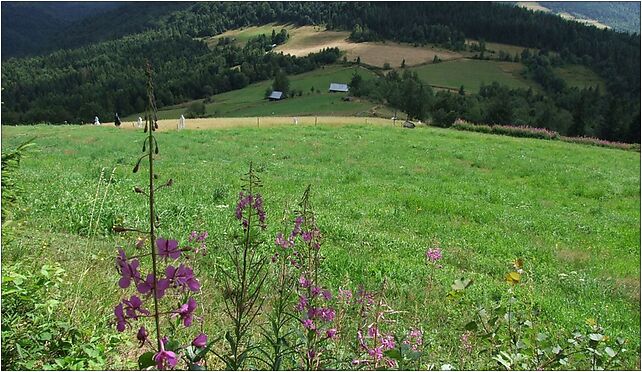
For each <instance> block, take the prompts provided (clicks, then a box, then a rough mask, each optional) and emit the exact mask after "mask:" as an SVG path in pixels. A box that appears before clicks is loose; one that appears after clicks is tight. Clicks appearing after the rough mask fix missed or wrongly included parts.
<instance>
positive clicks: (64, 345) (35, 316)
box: [2, 265, 117, 370]
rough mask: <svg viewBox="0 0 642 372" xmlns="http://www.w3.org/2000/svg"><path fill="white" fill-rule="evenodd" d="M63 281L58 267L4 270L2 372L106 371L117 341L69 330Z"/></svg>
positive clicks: (71, 326) (104, 336) (98, 335)
mask: <svg viewBox="0 0 642 372" xmlns="http://www.w3.org/2000/svg"><path fill="white" fill-rule="evenodd" d="M63 277H64V270H63V269H62V268H60V266H58V265H44V266H42V267H41V268H40V269H39V270H34V269H33V268H31V269H27V268H25V267H22V266H19V265H16V266H11V267H7V268H4V269H3V276H2V369H3V370H21V369H24V370H33V369H36V370H37V369H62V370H65V369H67V370H78V369H79V370H82V369H102V368H107V365H106V364H105V353H106V351H107V350H108V349H113V348H114V347H115V343H116V342H114V341H117V337H112V336H106V335H105V332H97V333H95V334H91V333H89V334H86V333H85V332H83V331H82V330H81V329H78V328H76V327H75V326H73V325H72V323H71V322H70V321H69V318H68V314H65V313H66V310H65V309H64V306H63V303H62V297H61V294H60V289H61V284H62V283H63ZM96 329H106V325H104V324H103V325H102V328H101V327H100V326H98V327H96ZM101 338H104V339H101Z"/></svg>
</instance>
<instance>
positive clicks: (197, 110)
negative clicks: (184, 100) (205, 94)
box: [185, 101, 205, 119]
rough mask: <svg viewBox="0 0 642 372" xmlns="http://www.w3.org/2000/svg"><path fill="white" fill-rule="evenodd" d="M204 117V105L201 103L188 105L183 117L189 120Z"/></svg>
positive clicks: (196, 102)
mask: <svg viewBox="0 0 642 372" xmlns="http://www.w3.org/2000/svg"><path fill="white" fill-rule="evenodd" d="M203 115H205V104H204V103H203V102H202V101H195V102H192V103H190V105H189V106H188V107H187V110H186V111H185V117H187V118H189V119H194V118H199V117H202V116H203Z"/></svg>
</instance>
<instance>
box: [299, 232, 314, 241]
mask: <svg viewBox="0 0 642 372" xmlns="http://www.w3.org/2000/svg"><path fill="white" fill-rule="evenodd" d="M301 236H302V237H303V241H304V242H306V243H309V242H310V240H312V231H304V232H303V234H302V235H301Z"/></svg>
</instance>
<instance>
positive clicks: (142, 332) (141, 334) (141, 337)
mask: <svg viewBox="0 0 642 372" xmlns="http://www.w3.org/2000/svg"><path fill="white" fill-rule="evenodd" d="M136 339H137V340H138V342H140V345H139V347H142V346H143V345H144V344H145V341H147V330H146V329H145V327H140V329H139V330H138V333H137V334H136Z"/></svg>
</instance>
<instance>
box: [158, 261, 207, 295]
mask: <svg viewBox="0 0 642 372" xmlns="http://www.w3.org/2000/svg"><path fill="white" fill-rule="evenodd" d="M165 275H166V276H167V281H168V282H169V284H170V285H173V286H174V287H180V288H181V289H182V290H187V289H189V290H190V291H192V292H198V290H199V289H201V283H199V281H198V279H196V278H195V277H194V272H193V271H192V269H191V268H189V267H187V266H185V265H183V264H181V265H180V266H179V267H178V268H174V266H172V265H169V266H167V269H165Z"/></svg>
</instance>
